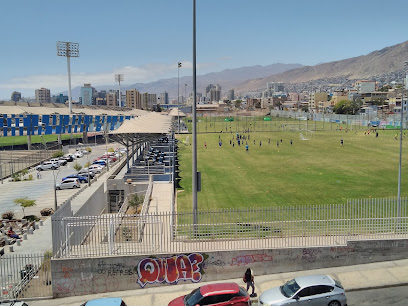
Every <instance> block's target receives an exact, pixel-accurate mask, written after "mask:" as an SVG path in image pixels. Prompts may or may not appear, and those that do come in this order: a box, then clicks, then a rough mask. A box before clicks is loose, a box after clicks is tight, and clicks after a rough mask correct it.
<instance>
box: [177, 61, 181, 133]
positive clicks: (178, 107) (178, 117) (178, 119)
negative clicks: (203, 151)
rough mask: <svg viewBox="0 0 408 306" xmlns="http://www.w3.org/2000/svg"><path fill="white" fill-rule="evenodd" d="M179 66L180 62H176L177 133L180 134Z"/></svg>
mask: <svg viewBox="0 0 408 306" xmlns="http://www.w3.org/2000/svg"><path fill="white" fill-rule="evenodd" d="M180 67H181V63H180V62H177V124H178V133H179V134H180Z"/></svg>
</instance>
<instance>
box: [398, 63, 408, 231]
mask: <svg viewBox="0 0 408 306" xmlns="http://www.w3.org/2000/svg"><path fill="white" fill-rule="evenodd" d="M407 66H408V61H405V62H404V71H405V81H408V80H407ZM406 88H408V83H406V84H405V88H404V86H402V93H401V123H400V148H399V167H398V196H397V197H398V198H397V215H398V221H397V224H398V225H399V223H400V222H401V220H400V218H401V166H402V123H403V121H404V89H406Z"/></svg>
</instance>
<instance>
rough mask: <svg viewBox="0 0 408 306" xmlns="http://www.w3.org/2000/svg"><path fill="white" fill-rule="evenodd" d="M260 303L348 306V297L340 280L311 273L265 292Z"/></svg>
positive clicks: (266, 305) (265, 305)
mask: <svg viewBox="0 0 408 306" xmlns="http://www.w3.org/2000/svg"><path fill="white" fill-rule="evenodd" d="M259 305H262V306H272V305H273V306H275V305H276V306H277V305H279V306H280V305H296V306H297V305H299V306H300V305H308V306H347V298H346V292H345V291H344V288H343V287H342V285H341V284H340V282H339V281H337V280H335V279H333V278H331V277H330V276H328V275H310V276H301V277H296V278H294V279H291V280H290V281H288V282H286V283H285V284H284V285H283V286H280V287H275V288H272V289H269V290H267V291H265V292H263V293H262V294H261V296H260V297H259Z"/></svg>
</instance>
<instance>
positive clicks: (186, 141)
mask: <svg viewBox="0 0 408 306" xmlns="http://www.w3.org/2000/svg"><path fill="white" fill-rule="evenodd" d="M189 137H190V136H187V137H186V140H185V141H184V144H185V145H186V146H188V145H189V144H190V139H189Z"/></svg>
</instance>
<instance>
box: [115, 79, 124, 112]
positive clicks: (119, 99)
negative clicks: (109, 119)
mask: <svg viewBox="0 0 408 306" xmlns="http://www.w3.org/2000/svg"><path fill="white" fill-rule="evenodd" d="M123 80H124V77H123V74H115V82H118V83H119V97H118V103H119V105H118V106H119V107H122V95H121V94H120V82H123Z"/></svg>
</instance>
